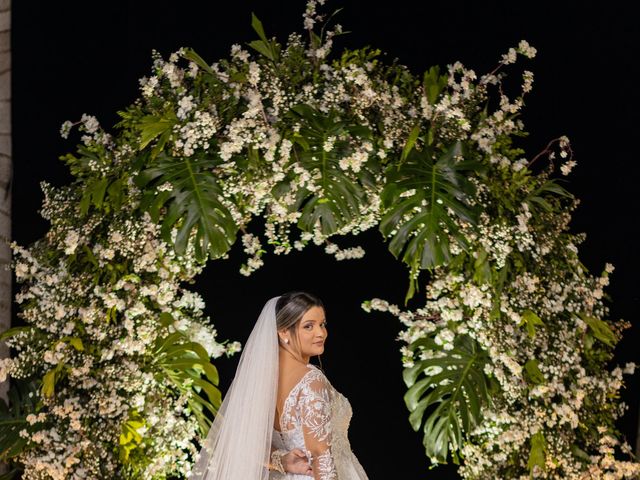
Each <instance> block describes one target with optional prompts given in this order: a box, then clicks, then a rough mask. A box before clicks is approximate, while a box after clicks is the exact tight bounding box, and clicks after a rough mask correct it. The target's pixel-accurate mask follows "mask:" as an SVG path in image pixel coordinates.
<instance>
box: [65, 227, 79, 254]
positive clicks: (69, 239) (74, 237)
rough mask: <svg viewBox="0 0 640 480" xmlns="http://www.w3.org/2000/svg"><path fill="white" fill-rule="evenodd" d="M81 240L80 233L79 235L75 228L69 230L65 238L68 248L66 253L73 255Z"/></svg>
mask: <svg viewBox="0 0 640 480" xmlns="http://www.w3.org/2000/svg"><path fill="white" fill-rule="evenodd" d="M79 240H80V235H78V232H76V231H74V230H71V231H69V232H68V233H67V236H66V237H65V239H64V244H65V246H66V248H65V249H64V253H66V254H67V255H72V254H73V252H75V251H76V248H77V247H78V241H79Z"/></svg>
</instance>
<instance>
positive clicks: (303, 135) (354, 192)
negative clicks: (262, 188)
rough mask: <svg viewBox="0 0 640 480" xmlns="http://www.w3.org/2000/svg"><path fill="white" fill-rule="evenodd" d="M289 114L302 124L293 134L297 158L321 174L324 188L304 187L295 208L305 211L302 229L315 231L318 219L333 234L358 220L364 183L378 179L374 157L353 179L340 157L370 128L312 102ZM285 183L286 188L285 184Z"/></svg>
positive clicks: (300, 223)
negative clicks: (329, 144) (327, 147)
mask: <svg viewBox="0 0 640 480" xmlns="http://www.w3.org/2000/svg"><path fill="white" fill-rule="evenodd" d="M289 116H290V117H291V118H292V120H294V121H297V122H299V123H300V124H301V128H300V130H299V132H298V133H294V134H292V141H293V142H295V147H294V148H295V149H296V150H295V151H296V155H297V158H296V159H297V160H298V161H299V162H300V163H301V164H302V165H303V166H304V167H305V169H307V170H308V171H309V172H310V173H311V174H312V175H313V174H315V173H316V172H317V173H319V174H320V185H321V187H322V188H321V190H320V191H316V192H310V191H309V190H307V189H301V190H300V191H299V194H298V197H297V199H296V203H295V208H298V209H300V210H301V212H302V216H301V217H300V219H299V221H298V226H299V227H300V229H302V230H304V231H307V232H312V231H313V230H314V227H315V225H316V223H317V222H320V229H321V231H322V233H323V234H326V235H329V234H332V233H335V232H337V231H338V230H339V229H340V228H342V227H344V226H345V225H347V224H348V223H350V222H352V221H354V220H355V219H356V218H357V217H358V216H359V214H360V206H361V204H362V203H363V201H364V197H365V193H364V186H368V185H372V184H373V183H374V178H373V171H372V170H370V169H371V168H373V169H375V168H376V165H375V164H373V161H370V162H368V163H367V165H365V166H363V167H362V169H361V170H360V172H359V173H358V175H357V178H356V179H353V178H352V176H351V175H350V174H348V173H347V172H346V171H345V170H344V169H342V168H341V167H340V160H341V159H342V158H344V157H347V156H349V155H350V154H351V153H353V149H352V148H351V147H350V144H349V140H350V139H351V138H358V139H368V138H370V135H371V133H370V131H369V130H368V129H367V128H365V127H361V126H357V125H352V124H348V123H347V122H345V121H340V120H338V119H337V116H338V115H337V112H331V113H329V114H324V113H322V112H319V111H317V110H315V109H313V108H312V107H310V106H308V105H298V106H296V107H293V109H292V111H291V112H290V114H289ZM329 137H335V143H334V145H333V149H332V150H330V151H328V152H327V151H325V148H324V146H325V142H327V140H328V139H329ZM283 187H284V188H283ZM274 192H275V193H276V195H277V194H278V193H280V194H283V193H285V192H286V182H281V183H280V185H277V186H276V188H275V189H274Z"/></svg>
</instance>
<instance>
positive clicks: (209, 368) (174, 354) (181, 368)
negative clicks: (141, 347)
mask: <svg viewBox="0 0 640 480" xmlns="http://www.w3.org/2000/svg"><path fill="white" fill-rule="evenodd" d="M162 316H163V318H162V321H163V322H164V323H165V324H166V323H172V321H173V320H172V318H170V317H171V316H170V315H169V314H168V313H164V314H163V315H162ZM154 351H155V355H154V361H153V368H154V370H156V374H157V375H160V376H162V377H163V378H164V379H166V380H167V381H168V382H170V383H172V384H173V385H174V386H175V387H177V388H178V390H180V391H181V392H188V390H192V393H193V395H190V396H189V400H188V401H187V403H188V405H189V407H190V408H191V411H192V412H193V414H194V415H195V416H196V419H197V420H198V425H199V426H200V431H201V433H202V435H203V436H206V434H207V432H208V430H209V427H210V426H211V420H209V418H208V417H207V415H206V411H207V410H208V411H209V412H210V413H211V414H212V415H215V414H216V413H217V412H218V408H219V407H220V404H221V403H222V395H221V393H220V390H218V388H217V387H216V386H217V385H218V371H217V369H216V367H215V366H213V364H211V362H210V361H209V355H208V354H207V351H206V350H205V349H204V347H203V346H202V345H200V344H199V343H196V342H192V341H189V340H188V339H187V338H186V337H185V335H184V334H183V333H182V332H180V331H176V332H174V333H171V334H169V335H167V336H166V337H164V338H161V339H159V340H158V341H157V342H156V345H155V350H154ZM203 393H204V394H206V395H203Z"/></svg>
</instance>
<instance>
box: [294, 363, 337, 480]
mask: <svg viewBox="0 0 640 480" xmlns="http://www.w3.org/2000/svg"><path fill="white" fill-rule="evenodd" d="M330 389H331V386H330V385H329V382H328V381H327V379H326V377H325V376H324V375H323V374H322V373H321V372H320V371H316V372H313V373H311V375H310V378H309V379H308V381H307V382H305V385H304V388H302V390H301V391H300V396H299V397H298V409H299V414H300V420H301V424H302V433H303V436H304V443H305V446H306V448H307V450H308V452H309V454H310V455H311V466H312V468H313V476H314V478H315V480H337V478H338V475H337V473H336V467H335V464H334V459H333V456H332V454H331V434H332V432H331V397H330V395H331V391H330Z"/></svg>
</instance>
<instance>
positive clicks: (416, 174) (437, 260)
mask: <svg viewBox="0 0 640 480" xmlns="http://www.w3.org/2000/svg"><path fill="white" fill-rule="evenodd" d="M416 139H417V131H416V130H414V133H413V134H412V136H411V137H410V139H409V142H408V146H407V147H405V152H404V153H403V158H404V161H401V163H399V164H398V165H391V166H389V167H388V168H387V178H386V185H385V187H384V189H383V191H382V194H381V200H382V205H383V208H384V209H385V214H384V215H383V217H382V220H381V222H380V226H379V230H380V232H381V233H382V234H383V235H384V236H385V238H388V237H391V241H390V242H389V250H390V251H391V253H392V254H393V255H394V256H395V257H396V258H398V257H400V256H402V261H403V262H405V263H406V264H407V265H408V266H409V267H410V268H411V273H412V275H411V278H414V275H413V274H415V273H416V272H417V271H418V270H419V269H427V268H433V267H436V266H438V265H441V264H445V263H447V262H448V261H449V260H450V253H449V235H451V236H453V237H454V238H455V239H456V241H457V242H458V243H459V244H460V245H461V246H462V247H463V248H464V247H466V242H465V239H464V237H463V236H462V235H460V234H459V229H458V226H457V224H456V221H455V220H456V218H455V217H457V218H459V219H461V220H464V221H465V222H469V223H471V224H475V212H474V211H473V209H472V208H471V207H470V206H469V204H468V198H470V196H471V194H472V192H473V186H472V184H471V183H470V182H469V180H468V176H469V174H470V172H471V171H473V170H477V169H480V164H479V163H477V162H474V161H467V160H460V159H459V157H460V156H461V155H462V145H461V143H460V142H456V143H454V144H453V145H451V147H450V148H448V149H447V150H446V151H444V152H443V153H441V154H438V153H437V152H435V151H434V150H433V149H432V148H431V147H430V146H424V147H423V149H422V150H416V149H415V148H412V147H413V145H412V144H413V143H415V141H416ZM413 291H414V283H413V281H412V284H411V286H410V290H409V293H408V294H407V299H406V300H408V299H409V298H411V297H412V296H413Z"/></svg>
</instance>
